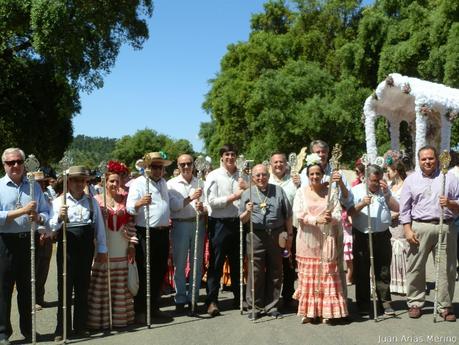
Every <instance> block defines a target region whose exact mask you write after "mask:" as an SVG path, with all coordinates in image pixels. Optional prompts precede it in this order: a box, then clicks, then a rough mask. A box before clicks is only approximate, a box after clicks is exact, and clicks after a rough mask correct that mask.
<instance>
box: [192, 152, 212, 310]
mask: <svg viewBox="0 0 459 345" xmlns="http://www.w3.org/2000/svg"><path fill="white" fill-rule="evenodd" d="M207 166H208V163H207V162H206V160H205V158H204V157H203V156H198V157H197V158H196V160H195V161H194V167H195V168H196V170H197V178H198V189H199V188H202V187H201V186H202V172H203V171H204V170H205V169H206V167H207ZM199 201H202V195H201V197H200V198H199ZM198 241H199V211H198V210H197V209H196V230H195V233H194V250H193V286H192V289H191V314H192V315H194V313H195V305H196V280H197V279H198V274H197V270H198Z"/></svg>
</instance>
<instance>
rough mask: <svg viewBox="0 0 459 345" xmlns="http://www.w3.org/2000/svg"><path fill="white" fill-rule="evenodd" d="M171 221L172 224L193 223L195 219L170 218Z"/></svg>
mask: <svg viewBox="0 0 459 345" xmlns="http://www.w3.org/2000/svg"><path fill="white" fill-rule="evenodd" d="M172 221H174V222H195V221H196V217H191V218H172Z"/></svg>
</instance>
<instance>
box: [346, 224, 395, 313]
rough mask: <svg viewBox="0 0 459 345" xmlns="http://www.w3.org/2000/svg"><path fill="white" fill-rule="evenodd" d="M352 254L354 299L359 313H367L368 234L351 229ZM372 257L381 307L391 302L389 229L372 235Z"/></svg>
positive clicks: (368, 300)
mask: <svg viewBox="0 0 459 345" xmlns="http://www.w3.org/2000/svg"><path fill="white" fill-rule="evenodd" d="M352 237H353V243H352V253H353V255H354V280H355V298H356V302H357V307H358V308H359V309H360V310H361V311H369V310H370V306H371V297H370V249H369V241H368V234H364V233H362V232H360V231H359V230H357V229H354V228H353V229H352ZM372 237H373V256H374V271H375V280H376V294H377V296H378V304H379V305H380V306H381V304H382V305H384V304H385V302H389V301H390V300H391V296H390V289H389V288H390V263H391V258H392V246H391V243H390V238H391V237H392V236H391V234H390V231H389V229H387V230H386V231H383V232H376V233H373V235H372Z"/></svg>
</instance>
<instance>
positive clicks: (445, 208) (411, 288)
mask: <svg viewBox="0 0 459 345" xmlns="http://www.w3.org/2000/svg"><path fill="white" fill-rule="evenodd" d="M418 159H419V165H420V168H421V170H420V171H416V172H414V173H413V174H411V175H409V176H408V177H407V178H406V180H405V182H404V184H403V189H402V193H401V196H400V221H401V224H403V228H404V230H405V236H406V239H407V241H408V242H409V244H410V249H409V252H408V255H407V274H406V282H407V285H408V291H407V299H408V301H407V304H408V308H409V310H408V314H409V316H410V317H411V318H419V317H420V316H421V314H422V309H421V308H422V307H423V305H424V301H425V284H426V272H425V267H426V262H427V258H428V256H429V254H430V252H431V251H433V252H434V253H435V251H436V250H437V248H438V243H437V242H438V232H439V230H440V225H439V219H440V215H441V212H444V216H443V223H444V225H443V234H444V235H443V237H442V239H441V243H440V246H441V248H442V252H441V258H440V266H439V267H440V273H439V279H438V305H439V313H440V315H441V316H442V317H443V319H444V320H446V321H456V316H455V315H454V313H453V308H452V301H453V295H454V284H455V278H456V261H455V258H456V251H457V239H456V238H457V231H456V228H455V225H454V222H453V220H454V218H455V217H456V215H457V214H458V213H459V203H458V199H459V180H458V179H457V178H456V177H455V176H454V175H453V174H451V173H447V174H446V187H445V194H444V195H441V189H442V179H443V176H442V174H441V173H440V170H439V168H438V154H437V151H436V149H435V148H434V147H432V146H424V147H422V148H421V149H420V150H419V151H418Z"/></svg>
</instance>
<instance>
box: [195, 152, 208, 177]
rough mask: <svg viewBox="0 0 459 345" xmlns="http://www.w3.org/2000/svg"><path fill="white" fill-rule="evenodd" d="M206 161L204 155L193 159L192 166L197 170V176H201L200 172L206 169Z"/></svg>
mask: <svg viewBox="0 0 459 345" xmlns="http://www.w3.org/2000/svg"><path fill="white" fill-rule="evenodd" d="M206 166H207V161H206V159H205V158H204V156H198V157H197V158H196V159H195V161H194V167H195V168H196V170H197V171H198V178H201V177H202V172H203V171H204V170H205V169H206Z"/></svg>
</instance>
